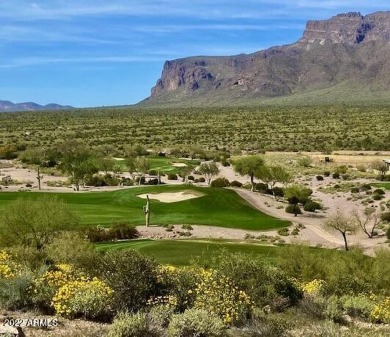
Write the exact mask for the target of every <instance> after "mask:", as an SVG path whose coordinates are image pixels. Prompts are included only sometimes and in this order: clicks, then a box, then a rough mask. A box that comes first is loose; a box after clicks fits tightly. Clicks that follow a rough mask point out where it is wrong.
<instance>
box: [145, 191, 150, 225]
mask: <svg viewBox="0 0 390 337" xmlns="http://www.w3.org/2000/svg"><path fill="white" fill-rule="evenodd" d="M143 208H144V213H145V224H146V227H149V221H150V202H149V195H146V205H145V206H144V207H143Z"/></svg>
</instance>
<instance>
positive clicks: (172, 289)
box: [149, 266, 200, 312]
mask: <svg viewBox="0 0 390 337" xmlns="http://www.w3.org/2000/svg"><path fill="white" fill-rule="evenodd" d="M199 275H200V274H199V271H198V270H197V269H196V268H190V267H183V268H176V267H173V266H160V267H159V268H158V282H159V289H160V292H159V295H160V298H161V296H162V298H163V299H167V300H168V302H169V300H170V298H173V299H174V302H175V303H174V307H175V309H176V310H178V311H180V312H183V311H184V310H186V309H188V308H191V307H192V306H193V304H194V301H195V292H194V289H195V287H196V284H197V283H198V282H199V280H200V276H199ZM149 304H156V301H155V299H154V298H151V299H150V300H149ZM157 304H162V303H159V301H157ZM164 304H165V303H164Z"/></svg>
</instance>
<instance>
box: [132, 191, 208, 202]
mask: <svg viewBox="0 0 390 337" xmlns="http://www.w3.org/2000/svg"><path fill="white" fill-rule="evenodd" d="M147 195H149V198H150V199H156V200H158V201H161V202H178V201H184V200H189V199H194V198H199V197H202V196H203V195H204V194H203V193H200V192H195V191H181V192H166V193H157V194H151V193H150V194H139V195H137V197H138V198H142V199H146V196H147Z"/></svg>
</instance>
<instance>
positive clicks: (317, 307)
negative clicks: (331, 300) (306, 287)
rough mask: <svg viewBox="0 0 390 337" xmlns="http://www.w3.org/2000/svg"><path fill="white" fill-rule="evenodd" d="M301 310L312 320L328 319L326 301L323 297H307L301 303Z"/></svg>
mask: <svg viewBox="0 0 390 337" xmlns="http://www.w3.org/2000/svg"><path fill="white" fill-rule="evenodd" d="M299 309H300V311H302V312H303V313H305V314H306V315H307V316H309V317H310V318H312V319H316V320H320V319H325V318H326V314H325V310H326V300H325V299H324V297H322V296H305V297H304V298H303V299H302V300H301V301H300V302H299Z"/></svg>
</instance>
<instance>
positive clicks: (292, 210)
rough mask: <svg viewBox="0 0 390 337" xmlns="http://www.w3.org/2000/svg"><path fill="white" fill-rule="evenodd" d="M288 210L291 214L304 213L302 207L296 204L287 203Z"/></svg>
mask: <svg viewBox="0 0 390 337" xmlns="http://www.w3.org/2000/svg"><path fill="white" fill-rule="evenodd" d="M286 212H287V213H290V214H302V210H301V208H300V207H299V206H298V205H294V204H290V205H287V207H286Z"/></svg>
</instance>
